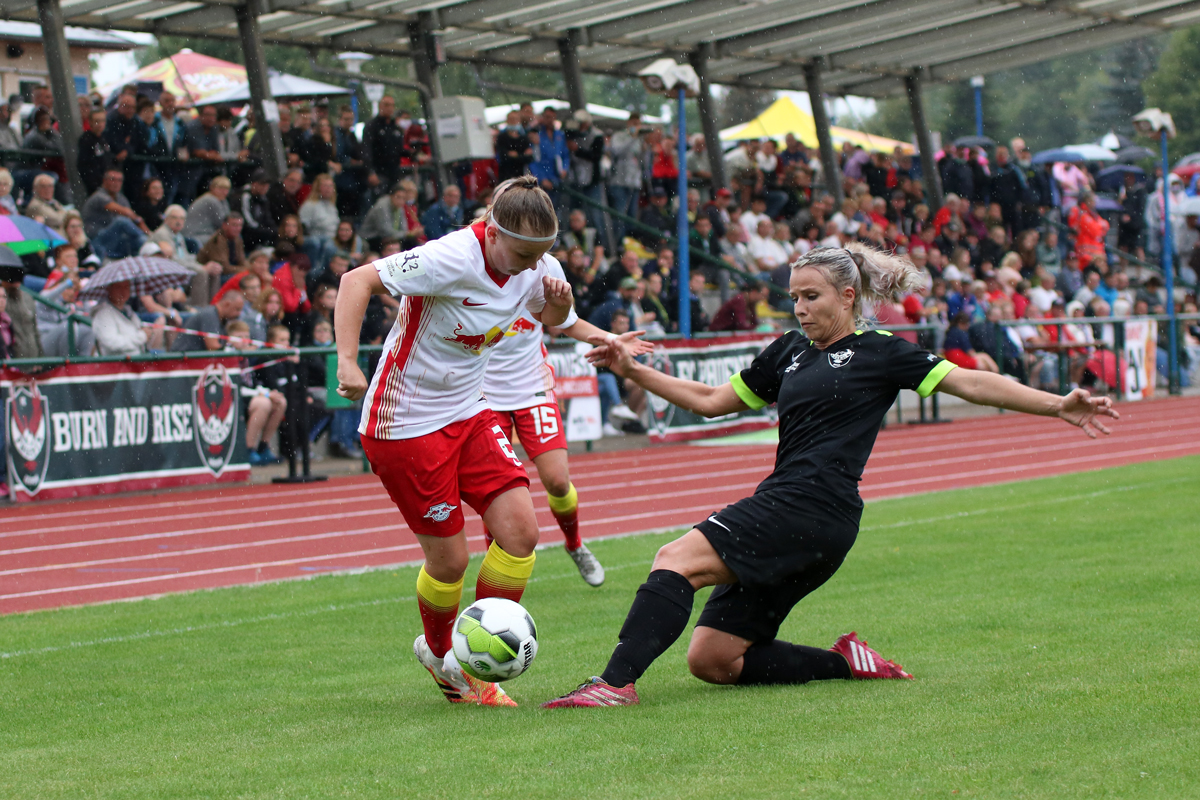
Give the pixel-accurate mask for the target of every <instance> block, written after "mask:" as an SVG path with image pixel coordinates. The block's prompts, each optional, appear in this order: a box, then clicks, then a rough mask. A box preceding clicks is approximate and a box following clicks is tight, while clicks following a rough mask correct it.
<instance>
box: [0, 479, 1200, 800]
mask: <svg viewBox="0 0 1200 800" xmlns="http://www.w3.org/2000/svg"><path fill="white" fill-rule="evenodd" d="M1198 471H1200V458H1192V459H1179V460H1175V461H1165V462H1160V463H1155V464H1145V465H1141V466H1137V467H1128V468H1121V469H1114V470H1109V471H1105V472H1094V473H1090V474H1081V475H1073V476H1067V477H1061V478H1053V479H1044V480H1039V481H1036V482H1030V483H1022V484H1010V485H1006V486H998V487H990V488H985V489H971V490H964V491H958V492H950V493H943V494H937V495H925V496H921V497H912V498H906V499H900V500H891V501H883V502H876V503H874V504H872V505H871V507H870V508H869V509H868V511H867V513H866V516H865V518H864V520H863V530H862V533H861V535H860V537H859V542H858V544H857V546H856V547H855V549H854V550H853V551H852V552H851V555H850V558H849V560H848V561H847V563H846V565H845V566H844V567H843V568H842V570H841V571H840V572H839V573H838V574H837V576H836V577H835V578H834V579H833V580H832V581H831V582H830V583H829V584H828V585H827V586H825V587H824V588H823V589H821V590H820V591H819V592H817V593H816V594H815V595H813V596H812V597H810V598H808V599H807V600H805V601H804V602H803V603H801V605H800V606H799V607H798V608H797V610H796V611H795V612H794V613H793V615H792V617H791V618H790V619H789V620H788V622H787V624H786V625H785V627H784V630H783V633H782V634H781V635H783V636H785V637H787V638H791V639H794V640H796V641H799V642H803V643H807V644H813V645H821V646H828V645H829V644H831V643H832V642H833V640H834V639H835V638H836V636H837V635H838V634H840V633H843V632H845V631H847V630H850V629H851V628H854V629H857V630H858V631H859V633H860V635H862V636H864V637H866V638H868V639H869V640H870V641H871V644H872V645H873V646H875V647H876V648H877V649H879V650H880V651H881V652H882V653H883V654H884V655H885V656H887V657H890V658H894V659H895V660H897V661H898V662H900V663H901V664H903V665H904V666H905V667H906V668H907V669H908V670H909V671H910V672H912V673H913V674H914V675H916V677H917V680H915V681H911V682H910V681H903V682H902V681H864V682H850V681H832V682H827V683H822V684H811V685H808V686H797V687H785V688H752V689H745V688H736V687H734V688H728V687H712V686H707V685H704V684H701V683H699V682H698V681H696V680H695V679H693V678H691V677H689V676H688V674H687V669H686V666H685V664H684V652H685V645H684V643H683V642H680V643H679V644H677V645H676V646H675V647H673V648H672V649H671V650H670V651H669V652H668V653H667V654H666V655H665V656H664V657H663V658H662V659H660V661H659V662H658V663H656V664H655V665H654V667H652V668H651V670H650V672H649V673H648V674H647V675H646V676H645V677H644V678H643V680H642V681H641V682H640V683H639V688H640V690H641V692H642V697H643V703H642V705H641V706H638V707H636V708H625V709H608V710H603V711H599V712H589V711H557V712H552V711H544V710H542V709H540V708H538V707H537V703H538V702H539V701H541V700H544V699H547V698H549V697H551V696H554V695H556V694H559V693H561V692H562V691H565V690H567V689H570V688H573V686H574V684H576V683H578V682H579V681H581V680H583V679H584V678H586V677H587V676H588V675H591V674H593V673H596V672H598V671H599V670H600V669H601V668H602V666H603V664H604V663H605V660H606V658H607V655H608V653H609V651H610V649H611V647H612V644H613V642H614V640H615V635H616V631H617V630H618V628H619V627H620V624H621V621H622V620H623V618H624V615H625V612H626V610H627V609H628V606H629V602H630V600H631V598H632V596H633V593H634V591H635V589H636V587H637V586H638V584H639V583H640V582H641V581H642V580H643V578H644V577H645V574H646V571H647V567H648V565H649V562H650V559H651V558H652V557H653V554H654V551H655V549H656V548H657V547H658V546H660V545H661V544H662V543H663V542H665V541H667V540H668V538H669V537H666V536H643V537H632V538H626V539H614V540H609V541H603V542H598V543H596V544H595V545H594V549H595V551H596V552H597V554H598V555H599V556H600V557H601V558H602V559H603V561H604V562H605V564H606V565H608V567H609V579H608V583H607V584H606V585H605V586H604V587H603V588H601V589H599V590H593V589H589V588H588V587H587V586H585V585H584V584H583V582H582V581H580V580H579V578H578V577H577V575H576V573H575V571H574V568H573V567H572V566H571V564H570V562H569V561H568V559H567V558H566V557H565V555H563V553H562V552H561V550H558V549H552V550H548V551H544V552H543V553H542V554H541V556H540V557H539V561H538V567H537V570H536V572H535V581H536V582H535V583H533V584H532V585H531V586H530V588H529V591H528V593H527V594H526V605H527V607H528V608H529V610H530V611H531V613H532V614H533V616H534V618H535V619H536V620H537V622H538V627H539V633H540V636H541V652H540V654H539V656H538V660H537V662H536V663H535V664H534V666H533V668H532V669H531V671H530V672H529V673H528V674H527V675H525V676H522V677H521V678H520V679H518V680H517V681H515V682H513V683H512V684H510V687H511V693H512V694H513V696H514V697H516V698H517V699H518V700H519V701H520V702H521V703H522V707H521V708H519V709H513V710H507V709H485V708H478V707H475V708H465V707H458V706H451V705H449V704H448V703H446V702H445V701H444V700H443V699H442V698H441V696H440V694H439V693H438V692H437V691H436V690H435V688H434V686H433V684H432V681H431V680H430V678H429V677H428V675H427V674H426V673H425V672H424V670H422V669H420V668H419V666H418V665H417V664H416V662H415V660H414V659H413V657H412V655H411V651H410V647H411V643H412V639H413V637H414V636H415V635H416V634H417V633H418V632H419V631H420V623H419V620H418V616H417V610H416V605H415V603H414V602H413V599H412V595H413V583H414V579H415V570H414V569H411V568H404V569H395V570H389V571H381V572H372V573H367V574H360V575H350V576H326V577H321V578H317V579H313V580H308V581H297V582H291V583H283V584H272V585H263V586H256V587H246V588H237V589H224V590H219V591H211V592H199V593H194V594H186V595H173V596H168V597H164V598H161V599H157V600H150V601H141V602H132V603H114V604H110V605H104V606H93V607H87V608H76V609H65V610H60V611H53V612H41V613H35V614H27V615H18V616H10V617H6V618H0V651H3V653H4V657H3V658H0V797H3V798H90V797H119V798H175V797H240V798H273V797H287V798H301V797H388V798H395V797H413V798H456V799H458V798H472V799H473V798H493V797H503V798H513V797H521V798H543V797H544V798H560V797H562V798H573V797H588V798H591V797H597V798H605V797H620V798H622V800H631V799H632V798H643V797H666V798H676V797H686V798H708V797H712V798H727V797H737V798H747V797H796V796H816V797H853V798H868V797H869V798H883V797H908V796H913V795H922V796H943V797H955V796H957V797H995V798H1014V797H1046V798H1071V797H1119V798H1137V797H1147V798H1163V797H1197V796H1200V759H1198V758H1197V755H1196V754H1197V753H1200V642H1198V636H1200V537H1198V533H1200V519H1198V511H1200V502H1198V501H1197V491H1196V480H1197V478H1196V474H1197V472H1198ZM474 565H475V566H477V565H478V561H476V562H474ZM468 599H469V595H468ZM699 608H700V603H697V605H696V611H697V612H698V611H699ZM1189 754H1190V755H1189Z"/></svg>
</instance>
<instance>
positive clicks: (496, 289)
mask: <svg viewBox="0 0 1200 800" xmlns="http://www.w3.org/2000/svg"><path fill="white" fill-rule="evenodd" d="M483 231H484V223H483V222H478V223H476V224H475V225H472V226H471V227H469V228H463V229H462V230H459V231H455V232H454V233H451V234H448V235H446V236H443V237H442V238H440V239H435V240H434V241H432V242H429V243H428V244H424V245H422V246H421V247H418V248H416V249H414V250H408V251H406V252H403V253H397V254H396V255H393V256H388V257H387V258H383V259H380V260H379V261H376V262H375V263H374V264H373V265H372V266H374V267H375V269H376V270H377V271H378V272H379V278H380V280H382V281H383V285H384V286H385V287H386V288H387V290H388V291H389V292H390V293H391V294H392V295H393V296H396V297H398V298H399V299H400V312H399V314H398V316H397V317H396V324H395V325H393V326H392V329H391V331H390V332H389V333H388V336H387V340H386V341H385V342H384V350H383V357H382V358H381V359H380V360H379V365H378V367H376V369H375V374H374V376H372V378H371V385H370V387H369V388H368V389H367V395H366V398H365V399H364V402H363V410H362V421H361V422H360V423H359V426H358V430H359V433H362V434H365V435H367V436H371V437H373V438H376V439H412V438H415V437H418V436H424V435H426V434H428V433H433V432H434V431H437V430H441V429H442V428H444V427H446V426H447V425H449V424H451V423H454V422H459V421H461V420H464V419H470V418H471V417H473V416H475V415H476V414H478V413H479V412H481V411H483V410H484V409H486V408H487V404H486V402H485V401H484V398H483V391H482V389H483V377H484V373H485V371H486V370H487V364H488V358H489V356H490V354H491V352H492V347H493V346H494V345H495V344H496V343H498V342H499V341H500V340H501V339H503V338H504V332H505V331H507V330H508V329H509V328H511V327H512V325H513V323H514V322H515V321H516V320H517V317H518V316H520V315H521V313H522V312H523V311H525V310H528V311H530V312H533V313H535V314H536V313H538V312H540V311H541V310H542V309H543V308H544V307H545V304H546V299H545V295H544V293H543V290H542V278H544V277H546V276H550V277H553V278H559V279H562V278H563V272H562V267H560V266H559V264H558V262H557V261H556V260H555V259H553V258H551V257H549V256H543V257H542V259H541V261H539V262H538V265H537V267H535V268H534V269H530V270H526V271H524V272H522V273H520V274H518V275H501V274H500V273H498V272H496V271H494V270H493V269H492V268H491V266H489V265H488V264H486V263H484V257H483Z"/></svg>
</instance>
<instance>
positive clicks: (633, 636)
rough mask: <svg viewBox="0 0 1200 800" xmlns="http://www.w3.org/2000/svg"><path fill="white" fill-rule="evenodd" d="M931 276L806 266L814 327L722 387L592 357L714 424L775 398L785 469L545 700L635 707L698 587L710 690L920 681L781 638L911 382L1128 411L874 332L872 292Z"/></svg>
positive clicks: (855, 254) (685, 546) (676, 554)
mask: <svg viewBox="0 0 1200 800" xmlns="http://www.w3.org/2000/svg"><path fill="white" fill-rule="evenodd" d="M920 280H921V278H920V276H919V275H918V273H917V271H916V269H915V268H914V267H913V266H912V264H911V263H909V262H908V261H907V260H905V259H901V258H898V257H896V256H892V255H889V254H886V253H882V252H879V251H877V250H873V249H871V248H869V247H865V246H862V245H857V244H852V245H850V247H849V248H848V249H842V248H834V247H818V248H815V249H813V250H810V251H809V252H808V253H806V254H805V255H803V256H801V257H800V258H799V259H798V260H797V261H796V262H795V263H793V265H792V273H791V281H790V287H789V288H790V290H791V296H792V300H793V302H794V303H795V314H796V318H797V319H798V320H799V322H800V328H801V331H803V332H800V331H789V332H788V333H785V334H783V335H782V336H780V337H779V338H778V339H776V340H775V341H774V342H772V343H771V344H770V345H769V346H768V347H767V348H766V349H765V350H763V352H762V353H760V354H759V356H758V357H757V358H756V359H755V360H754V362H753V363H752V364H751V365H750V366H749V367H747V368H746V369H744V370H742V371H741V372H740V373H738V374H737V375H734V376H733V378H732V379H731V380H730V382H729V383H728V384H726V385H724V386H721V387H709V386H706V385H705V384H702V383H698V382H695V381H686V380H680V379H679V378H674V377H671V376H668V375H664V374H662V373H660V372H657V371H655V370H653V369H651V368H649V367H646V366H644V365H641V364H638V363H637V362H635V361H634V360H633V359H632V358H631V357H630V355H629V353H628V351H627V349H626V348H625V346H624V345H623V344H622V343H620V342H605V341H604V340H602V339H599V338H598V339H596V341H595V343H596V344H597V345H598V347H597V349H596V350H594V351H592V353H591V354H589V357H590V358H593V359H594V360H596V362H597V363H607V364H608V366H609V368H610V369H612V371H613V372H615V373H617V374H618V375H621V376H624V377H627V378H631V379H632V380H633V381H635V382H636V383H638V384H639V385H641V386H642V387H643V388H645V389H646V391H648V392H653V393H654V394H656V395H658V396H659V397H662V398H663V399H665V400H668V401H670V402H672V403H674V404H675V405H677V406H680V407H682V408H687V409H689V410H691V411H694V412H695V413H697V414H701V415H703V416H706V417H715V416H720V415H722V414H731V413H734V412H738V411H744V410H746V409H750V408H755V409H758V408H762V407H764V406H766V405H768V404H770V403H775V404H776V405H777V407H778V409H779V449H778V452H777V453H776V456H775V470H774V471H773V472H772V473H771V475H769V476H768V477H767V478H766V479H765V480H764V481H763V482H762V483H761V484H759V486H758V488H757V489H756V490H755V493H754V494H753V495H751V496H750V497H746V498H743V499H742V500H739V501H738V502H736V503H734V504H733V505H731V506H727V507H726V508H724V509H722V510H720V511H718V512H716V513H715V514H713V515H712V516H710V517H709V518H708V519H706V520H704V521H703V522H700V523H699V524H698V525H696V527H695V528H693V529H692V530H691V531H689V532H688V533H687V534H685V535H684V536H682V537H680V538H679V539H676V540H675V541H674V542H671V543H670V544H668V545H666V546H664V547H663V548H662V549H661V550H659V551H658V555H657V556H655V559H654V565H653V566H652V567H651V572H650V575H649V577H648V578H647V579H646V582H645V583H644V584H642V586H641V588H640V589H638V593H637V597H636V598H635V599H634V601H633V605H632V607H631V608H630V609H629V615H628V616H627V617H626V619H625V624H624V626H623V627H622V628H621V632H620V634H619V637H618V644H617V647H616V649H615V650H614V651H613V654H612V657H611V658H610V659H609V662H608V666H607V667H606V668H605V670H604V672H603V674H602V675H601V676H599V677H594V678H592V679H591V680H589V681H588V682H586V683H584V684H582V685H581V686H580V687H579V688H578V689H576V690H575V691H573V692H570V693H568V694H566V695H564V696H562V697H559V698H557V699H555V700H551V701H550V702H548V703H545V705H546V706H547V707H549V708H571V707H595V706H617V705H633V704H635V703H637V702H638V694H637V690H636V689H635V688H634V682H635V681H637V680H638V679H639V678H641V677H642V675H643V674H644V673H645V672H646V670H647V669H648V668H649V666H650V664H651V663H653V661H654V660H655V659H656V658H658V656H660V655H662V654H663V653H664V652H665V651H666V650H667V648H668V647H670V646H671V645H672V644H673V643H674V642H675V640H676V639H678V638H679V636H680V635H681V634H682V633H683V631H684V628H686V627H687V622H688V618H689V616H690V614H691V611H692V600H693V597H694V595H695V593H696V591H697V590H699V589H701V588H703V587H705V586H716V587H717V588H716V590H715V591H713V593H712V596H711V597H710V598H709V600H708V603H707V604H706V605H705V607H704V611H703V612H702V613H701V614H700V619H699V621H698V622H697V623H696V628H695V632H694V633H693V634H692V640H691V645H690V646H689V647H688V667H689V669H690V670H691V672H692V674H693V675H695V676H696V677H698V678H700V679H701V680H703V681H707V682H709V683H723V684H789V683H807V682H808V681H814V680H829V679H834V678H858V679H869V678H902V679H903V678H911V677H912V676H911V675H909V674H908V673H907V672H905V671H904V670H903V669H902V668H901V667H900V666H899V665H898V664H895V663H893V662H891V661H889V660H887V659H885V658H883V656H881V655H879V653H877V652H876V651H875V650H873V649H871V648H870V647H868V646H867V643H866V642H864V641H860V640H859V639H858V636H857V635H856V634H855V633H853V632H852V633H848V634H845V635H844V636H842V637H840V638H839V639H838V640H837V642H835V643H834V645H833V647H832V648H830V649H829V650H825V649H823V648H818V647H806V646H804V645H799V644H792V643H791V642H785V641H782V640H779V639H777V638H776V635H777V634H778V632H779V626H780V625H781V624H782V623H783V620H784V619H785V618H786V617H787V615H788V614H789V612H791V610H792V607H793V606H795V605H796V603H798V602H799V601H800V600H801V599H802V598H803V597H804V596H805V595H807V594H809V593H811V592H813V591H815V590H816V589H817V588H819V587H820V586H821V585H822V584H823V583H825V581H827V580H829V578H831V577H832V576H833V574H834V573H835V572H836V571H837V569H838V567H840V566H841V564H842V561H843V560H844V559H845V557H846V554H847V553H848V552H849V550H850V547H851V546H852V545H853V544H854V540H855V537H857V535H858V524H859V519H860V517H861V515H862V500H861V499H860V498H859V496H858V482H859V480H860V479H861V478H862V473H863V467H864V466H865V465H866V462H867V457H868V456H869V455H870V454H871V448H872V447H873V446H874V444H875V436H876V433H877V432H878V431H879V425H880V422H881V421H882V420H883V417H884V415H885V414H886V413H887V411H888V409H889V408H890V407H891V406H892V404H893V403H894V402H895V400H896V394H897V393H898V392H899V391H900V390H901V389H912V390H915V391H916V392H917V393H919V394H920V395H921V396H922V397H927V396H929V395H930V394H931V393H932V392H934V391H941V392H946V393H948V394H952V395H955V396H956V397H961V398H963V399H965V400H969V401H970V402H972V403H979V404H982V405H990V406H996V407H998V408H1007V409H1011V410H1013V411H1023V412H1025V413H1029V414H1040V415H1042V416H1056V417H1059V418H1060V419H1063V420H1065V421H1066V422H1068V423H1070V424H1072V425H1075V426H1078V427H1080V428H1082V429H1083V431H1084V432H1085V433H1086V434H1087V435H1088V436H1091V437H1092V438H1095V437H1096V436H1097V435H1098V434H1107V433H1108V432H1109V431H1108V428H1107V427H1106V426H1105V425H1104V423H1103V422H1102V421H1101V418H1102V417H1111V418H1113V419H1116V418H1117V416H1118V415H1117V412H1116V411H1114V410H1113V409H1112V401H1111V400H1109V399H1108V398H1106V397H1102V398H1096V397H1091V396H1090V395H1089V394H1088V393H1087V392H1086V391H1084V390H1082V389H1076V390H1075V391H1073V392H1071V393H1070V394H1068V395H1067V396H1066V397H1059V396H1057V395H1052V394H1049V393H1047V392H1040V391H1037V390H1036V389H1031V388H1029V387H1027V386H1021V385H1020V384H1016V383H1013V382H1012V381H1009V380H1007V379H1006V378H1004V377H1002V376H1000V375H995V374H992V373H986V372H978V371H972V370H964V369H956V368H955V366H954V365H953V364H951V363H950V362H948V361H945V360H944V359H942V358H940V357H938V356H936V355H934V354H932V353H929V352H926V351H924V350H921V349H920V348H918V347H917V346H916V345H913V344H910V343H908V342H906V341H904V340H903V339H901V338H899V337H897V336H892V335H891V334H889V333H887V332H886V331H871V330H866V329H865V328H866V326H865V324H864V322H863V320H862V319H861V311H862V302H863V299H864V298H865V299H867V300H870V301H872V302H879V301H882V300H884V299H887V298H894V297H896V296H897V295H898V294H900V293H902V292H904V291H909V290H911V289H912V288H914V287H915V285H916V284H917V283H918V282H919V281H920Z"/></svg>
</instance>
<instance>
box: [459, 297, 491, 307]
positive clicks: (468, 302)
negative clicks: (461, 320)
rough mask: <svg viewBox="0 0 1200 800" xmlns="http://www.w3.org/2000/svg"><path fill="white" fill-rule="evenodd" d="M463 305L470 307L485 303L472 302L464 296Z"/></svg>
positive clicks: (484, 304)
mask: <svg viewBox="0 0 1200 800" xmlns="http://www.w3.org/2000/svg"><path fill="white" fill-rule="evenodd" d="M463 305H464V306H466V307H467V308H471V307H472V306H486V305H487V303H472V302H471V299H470V298H469V297H464V298H463Z"/></svg>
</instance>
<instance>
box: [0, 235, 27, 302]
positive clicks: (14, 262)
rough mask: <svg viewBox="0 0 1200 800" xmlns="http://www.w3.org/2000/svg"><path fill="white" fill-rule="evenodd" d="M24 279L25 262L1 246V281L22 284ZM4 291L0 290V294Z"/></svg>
mask: <svg viewBox="0 0 1200 800" xmlns="http://www.w3.org/2000/svg"><path fill="white" fill-rule="evenodd" d="M24 279H25V262H23V261H21V257H20V256H19V255H17V254H16V253H14V252H13V251H12V250H9V249H8V248H7V247H5V246H4V245H0V281H8V282H9V283H20V282H21V281H22V280H24ZM2 291H4V290H3V289H0V292H2Z"/></svg>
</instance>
